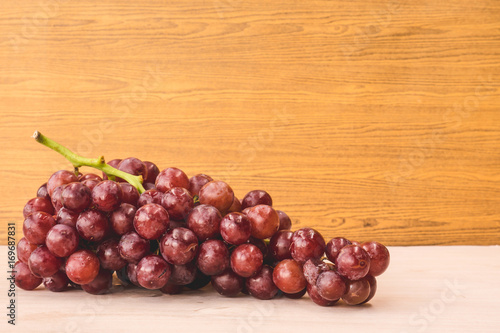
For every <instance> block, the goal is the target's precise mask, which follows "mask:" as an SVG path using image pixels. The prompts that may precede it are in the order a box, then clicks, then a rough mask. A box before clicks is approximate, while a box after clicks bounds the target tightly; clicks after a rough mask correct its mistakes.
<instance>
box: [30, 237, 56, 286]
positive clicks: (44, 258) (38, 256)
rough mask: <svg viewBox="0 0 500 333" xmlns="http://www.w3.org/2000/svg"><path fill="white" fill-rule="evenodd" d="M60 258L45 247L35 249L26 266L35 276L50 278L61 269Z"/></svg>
mask: <svg viewBox="0 0 500 333" xmlns="http://www.w3.org/2000/svg"><path fill="white" fill-rule="evenodd" d="M61 264H62V261H61V259H60V258H58V257H56V256H55V255H53V254H52V253H51V252H50V251H49V249H48V248H47V247H46V246H43V245H42V246H40V247H37V248H36V249H35V250H34V251H33V252H31V255H30V258H29V259H28V265H29V268H30V270H31V272H32V273H33V274H34V275H35V276H40V277H43V278H44V277H50V276H52V275H54V274H56V273H57V271H58V270H59V268H60V267H61Z"/></svg>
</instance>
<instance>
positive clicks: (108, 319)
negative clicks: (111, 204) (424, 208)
mask: <svg viewBox="0 0 500 333" xmlns="http://www.w3.org/2000/svg"><path fill="white" fill-rule="evenodd" d="M389 250H390V252H391V265H390V266H389V269H388V270H387V271H386V272H385V273H384V274H382V275H381V276H379V277H377V293H376V294H375V297H374V298H373V299H372V300H371V301H370V302H369V303H368V304H366V305H363V306H357V307H351V306H347V305H345V304H342V301H340V302H339V303H338V304H337V305H335V306H333V307H320V306H318V305H316V304H314V303H313V302H312V301H311V300H310V299H309V297H308V296H307V295H305V296H304V297H302V298H301V299H288V298H286V297H281V298H276V299H272V300H267V301H262V300H258V299H255V298H253V297H250V296H247V295H243V294H240V295H239V296H237V297H234V298H227V297H222V296H220V295H219V294H217V292H216V291H215V290H213V288H212V287H211V286H210V285H209V286H207V287H205V288H203V289H201V290H196V291H186V292H184V293H182V294H180V295H163V294H161V292H159V291H158V290H145V289H138V288H124V287H122V286H120V285H115V286H114V287H113V289H112V292H111V293H110V294H108V295H101V296H95V295H90V294H87V293H85V292H84V291H81V290H69V291H65V292H60V293H53V292H50V291H48V290H44V287H43V286H41V287H39V288H38V289H36V290H34V291H24V290H20V289H17V295H16V296H17V297H16V308H17V318H16V326H15V327H12V326H11V325H9V324H7V320H2V321H1V322H0V329H1V330H2V332H6V333H10V332H19V331H22V332H43V333H45V332H50V333H52V332H64V333H66V332H88V331H90V332H96V331H97V332H102V331H103V330H106V331H108V330H112V331H116V332H138V331H153V330H157V329H158V327H164V326H165V325H168V328H169V331H174V332H179V331H180V332H182V331H189V332H199V331H203V332H217V333H218V332H229V333H232V332H235V333H240V332H262V333H274V332H294V333H295V332H307V331H311V332H320V331H324V330H325V328H331V327H335V331H340V332H346V331H354V332H364V331H369V332H383V333H386V332H408V333H414V332H430V333H441V332H477V333H485V332H488V333H498V328H499V327H500V318H499V317H498V315H497V314H498V298H499V297H500V288H499V286H498V281H499V280H500V265H499V264H498V261H494V260H492V259H493V258H498V256H500V247H498V246H419V247H391V248H389ZM6 253H7V249H6V246H2V247H0V260H2V263H3V262H6V261H7V255H6ZM457 258H460V260H457ZM409 285H411V287H409ZM7 287H8V281H7V279H0V288H2V290H7V289H8V288H7ZM3 300H5V304H7V302H8V298H7V293H5V295H4V296H3ZM41 305H42V306H41ZM329 331H333V330H329Z"/></svg>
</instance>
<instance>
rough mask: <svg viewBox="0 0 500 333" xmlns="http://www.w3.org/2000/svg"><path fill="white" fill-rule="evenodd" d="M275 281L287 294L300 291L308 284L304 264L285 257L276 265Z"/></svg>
mask: <svg viewBox="0 0 500 333" xmlns="http://www.w3.org/2000/svg"><path fill="white" fill-rule="evenodd" d="M273 282H274V284H275V285H276V287H278V288H279V289H280V290H281V291H283V292H284V293H287V294H295V293H298V292H300V291H301V290H302V289H304V288H305V287H306V285H307V281H306V278H305V277H304V273H303V271H302V265H301V264H299V263H298V262H297V261H295V260H293V259H285V260H283V261H281V262H280V263H279V264H278V265H276V267H274V271H273Z"/></svg>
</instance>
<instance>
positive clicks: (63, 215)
mask: <svg viewBox="0 0 500 333" xmlns="http://www.w3.org/2000/svg"><path fill="white" fill-rule="evenodd" d="M79 215H80V214H78V213H77V212H74V211H72V210H70V209H68V208H64V207H63V208H61V209H60V210H59V211H58V212H57V216H56V223H57V224H65V225H69V226H70V227H74V228H76V221H77V220H78V216H79Z"/></svg>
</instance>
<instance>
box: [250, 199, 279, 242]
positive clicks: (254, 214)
mask: <svg viewBox="0 0 500 333" xmlns="http://www.w3.org/2000/svg"><path fill="white" fill-rule="evenodd" d="M246 215H247V216H248V219H249V220H250V223H251V224H252V236H253V237H255V238H260V239H265V238H269V237H272V236H273V235H274V234H275V233H276V231H278V229H279V226H280V219H279V216H278V213H276V211H275V210H274V209H273V208H272V207H271V206H268V205H257V206H253V207H251V208H249V209H248V211H247V213H246Z"/></svg>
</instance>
